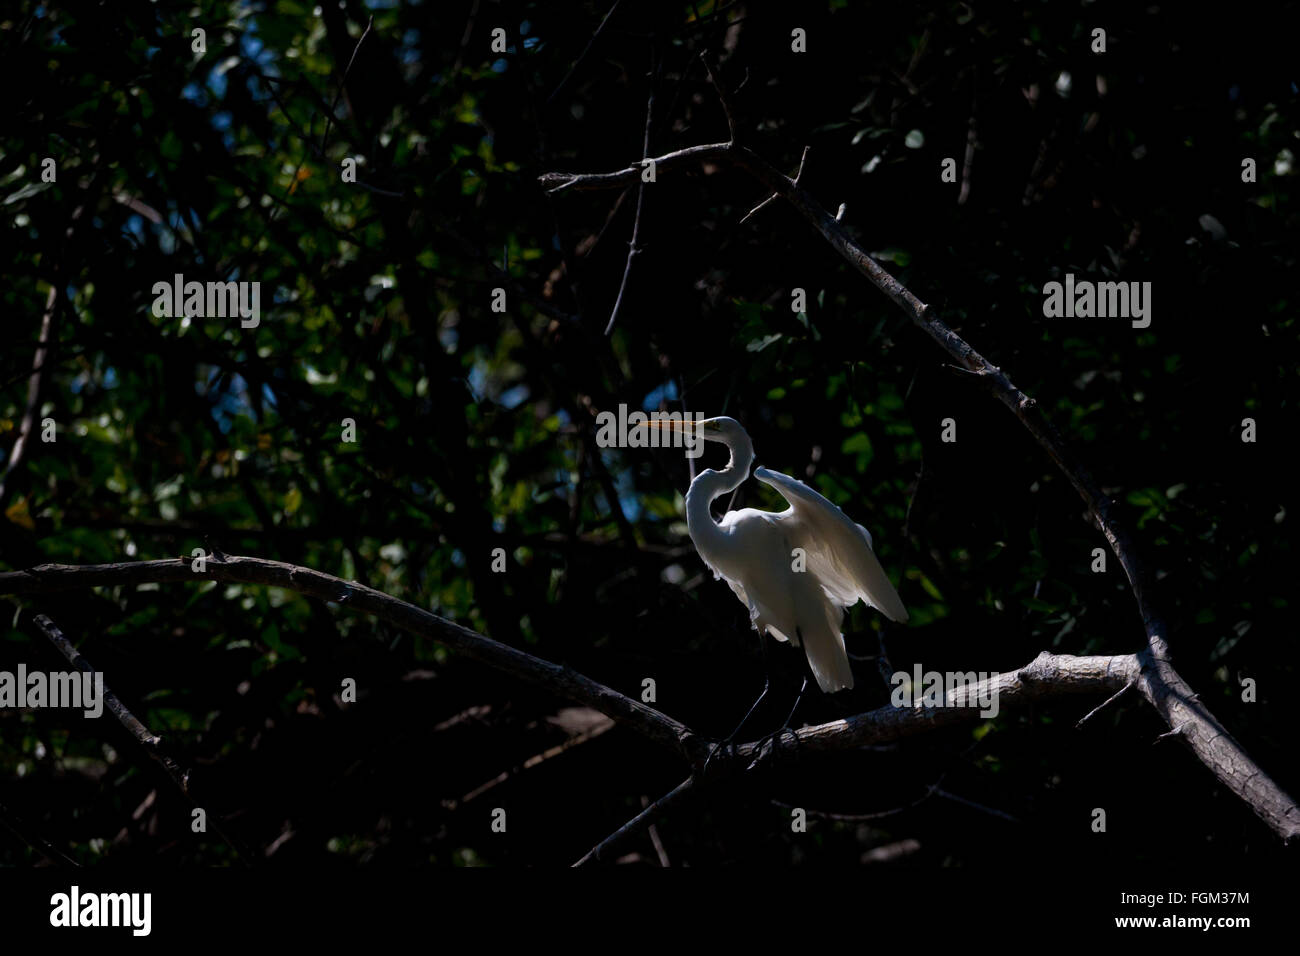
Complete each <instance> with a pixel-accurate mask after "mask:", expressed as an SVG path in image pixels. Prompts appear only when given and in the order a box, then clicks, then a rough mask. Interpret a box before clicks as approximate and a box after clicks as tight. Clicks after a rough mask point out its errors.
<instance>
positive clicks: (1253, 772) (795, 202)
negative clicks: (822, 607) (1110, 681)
mask: <svg viewBox="0 0 1300 956" xmlns="http://www.w3.org/2000/svg"><path fill="white" fill-rule="evenodd" d="M725 108H726V105H725V104H724V109H725ZM702 161H710V162H715V163H719V164H723V163H729V164H731V165H733V166H737V167H739V168H741V169H744V170H745V171H746V172H748V173H749V174H750V175H752V176H753V177H754V178H755V179H757V180H758V181H759V182H761V183H762V184H763V185H764V186H766V187H767V188H768V189H769V190H770V191H771V192H772V193H773V194H774V195H777V196H781V197H783V198H784V199H785V200H786V201H787V202H789V203H790V205H791V206H793V207H794V208H795V210H797V211H798V212H799V213H800V214H801V215H802V216H803V217H804V218H805V219H806V220H808V222H809V223H810V224H811V225H812V226H813V228H814V229H816V230H817V231H818V232H820V233H821V234H822V236H823V238H825V239H826V241H827V242H828V243H830V245H831V247H832V248H834V249H835V251H836V252H838V253H839V254H840V255H841V256H843V257H844V258H845V259H846V260H848V262H849V264H850V265H852V266H853V267H854V268H855V269H856V270H857V271H858V272H860V273H861V274H862V275H864V276H865V277H866V278H867V279H868V280H870V281H871V283H872V284H873V285H875V286H876V288H878V289H879V290H880V291H881V292H883V293H884V294H885V295H887V296H888V297H889V298H890V299H891V300H892V301H893V302H894V303H895V304H896V305H897V306H898V307H899V308H900V309H902V310H903V311H904V312H905V313H906V314H907V315H908V316H909V317H910V318H911V320H912V322H913V324H915V325H916V326H917V327H919V328H920V329H921V330H922V331H923V332H925V333H926V334H927V335H928V336H930V338H931V339H933V340H934V341H935V342H936V343H937V344H938V345H939V347H940V348H942V349H943V350H944V351H945V352H947V353H948V355H949V356H950V357H951V358H952V359H953V360H954V361H955V362H956V363H957V365H958V367H959V368H961V369H963V370H964V371H967V372H970V373H971V374H972V375H973V376H974V377H975V378H976V379H977V380H978V381H979V382H980V383H981V384H982V385H984V386H985V387H986V388H988V389H989V390H990V391H992V393H993V394H994V396H995V397H996V398H997V399H998V400H999V401H1000V402H1002V404H1003V405H1005V406H1006V407H1007V408H1008V409H1010V411H1011V413H1012V414H1013V415H1015V416H1016V418H1017V419H1019V420H1020V422H1021V424H1022V425H1024V426H1025V428H1026V429H1028V430H1029V433H1030V434H1031V435H1033V436H1034V439H1035V440H1036V441H1037V442H1038V444H1039V445H1040V446H1041V447H1042V448H1043V449H1044V451H1046V452H1047V454H1048V456H1049V457H1050V458H1051V459H1052V461H1053V462H1055V463H1056V466H1057V467H1058V468H1059V469H1060V470H1061V472H1062V473H1063V474H1064V475H1065V476H1066V478H1068V479H1069V481H1070V483H1071V484H1072V485H1073V486H1074V489H1075V491H1077V492H1078V494H1079V496H1080V497H1081V498H1083V500H1084V502H1085V503H1086V504H1087V506H1088V510H1089V512H1090V513H1091V514H1092V516H1093V518H1094V520H1096V522H1097V525H1098V527H1099V528H1100V529H1101V531H1102V533H1103V534H1104V535H1105V536H1106V540H1107V542H1108V543H1109V544H1110V547H1111V550H1112V551H1113V552H1114V553H1115V555H1116V557H1117V558H1118V559H1119V562H1120V565H1121V567H1123V569H1124V573H1125V576H1126V577H1127V578H1128V582H1129V586H1130V589H1131V590H1132V592H1133V597H1134V600H1135V601H1136V603H1137V608H1138V613H1139V614H1140V615H1141V618H1142V625H1143V629H1144V631H1145V634H1146V646H1145V648H1144V649H1143V651H1142V652H1141V653H1140V654H1138V655H1135V656H1134V657H1133V658H1132V660H1133V661H1134V663H1135V666H1136V669H1137V672H1136V674H1135V675H1133V676H1134V677H1135V678H1136V679H1137V681H1138V687H1139V689H1140V690H1141V692H1142V694H1143V696H1144V697H1145V698H1146V699H1147V701H1148V702H1149V703H1151V704H1152V706H1154V707H1155V708H1156V710H1157V711H1159V713H1160V715H1161V716H1162V717H1164V718H1165V720H1166V721H1167V722H1168V723H1169V726H1170V727H1171V728H1175V730H1176V733H1178V734H1179V735H1181V736H1182V737H1184V739H1186V740H1187V742H1188V744H1189V746H1191V748H1192V750H1193V752H1195V753H1196V755H1197V757H1198V758H1199V759H1200V760H1201V761H1202V762H1203V763H1205V764H1206V766H1207V767H1209V768H1210V769H1211V771H1213V772H1214V774H1215V776H1216V777H1218V778H1219V780H1220V781H1221V782H1222V783H1223V784H1224V785H1225V786H1227V787H1228V788H1229V789H1231V790H1232V792H1234V793H1236V794H1237V795H1238V796H1240V797H1241V798H1242V799H1243V800H1246V801H1247V802H1248V803H1249V804H1250V805H1251V807H1252V808H1254V810H1255V812H1256V813H1257V814H1258V815H1259V816H1260V817H1261V818H1263V819H1264V820H1265V821H1266V822H1267V823H1268V824H1269V825H1270V826H1271V827H1273V829H1274V830H1275V831H1277V832H1278V833H1279V834H1280V835H1281V836H1282V837H1283V839H1285V840H1290V839H1292V838H1293V837H1294V836H1296V835H1297V834H1298V833H1300V808H1297V806H1296V804H1295V801H1293V800H1292V799H1291V798H1290V797H1288V796H1287V795H1286V794H1285V793H1284V792H1283V791H1282V790H1281V789H1280V788H1279V787H1278V786H1277V784H1275V783H1274V782H1273V781H1272V780H1271V779H1270V778H1269V777H1268V775H1267V774H1265V773H1264V772H1263V771H1262V770H1260V769H1259V768H1258V767H1257V766H1256V765H1255V764H1254V762H1253V761H1251V760H1250V758H1249V756H1248V755H1247V754H1246V753H1245V751H1244V750H1243V749H1242V748H1241V746H1240V745H1239V744H1237V742H1236V741H1235V740H1233V739H1232V737H1231V736H1230V735H1229V734H1228V732H1227V731H1226V730H1225V729H1224V728H1223V726H1222V725H1221V724H1220V723H1219V722H1218V721H1217V720H1216V719H1215V718H1214V717H1213V715H1211V714H1210V713H1209V711H1208V710H1206V709H1205V708H1204V707H1203V706H1201V705H1199V704H1198V703H1196V702H1195V695H1194V694H1193V693H1192V691H1191V689H1190V688H1189V687H1188V686H1187V684H1186V682H1185V681H1183V679H1182V678H1181V677H1180V676H1179V675H1178V673H1177V671H1175V670H1174V668H1173V665H1172V664H1171V663H1170V661H1169V648H1168V644H1167V643H1166V636H1167V634H1168V627H1167V625H1166V623H1165V621H1164V618H1163V617H1162V616H1161V615H1160V614H1159V612H1158V611H1157V610H1156V608H1155V606H1154V605H1153V603H1152V602H1151V600H1150V595H1149V592H1148V583H1147V575H1146V572H1145V570H1144V569H1143V567H1142V565H1141V564H1140V562H1139V559H1138V551H1137V548H1136V546H1135V544H1134V542H1133V540H1132V537H1131V535H1130V533H1129V531H1128V529H1127V528H1126V527H1125V525H1124V524H1123V523H1121V521H1120V520H1119V517H1118V515H1117V514H1116V513H1115V509H1114V507H1113V502H1112V501H1111V499H1110V498H1109V497H1108V496H1107V495H1106V494H1105V493H1104V492H1103V491H1102V490H1101V487H1100V486H1099V485H1098V484H1097V482H1096V480H1095V479H1094V478H1093V477H1092V474H1091V473H1090V472H1089V471H1088V469H1087V468H1085V467H1084V466H1083V464H1082V463H1081V462H1080V461H1078V460H1077V459H1076V458H1075V457H1074V456H1073V455H1072V454H1071V453H1070V452H1069V451H1068V450H1067V449H1066V447H1065V443H1064V441H1063V440H1062V439H1061V436H1060V434H1059V433H1058V432H1057V431H1056V429H1055V427H1054V426H1053V425H1052V424H1051V422H1050V421H1049V420H1048V419H1047V416H1046V415H1044V414H1043V412H1042V410H1041V409H1040V408H1039V407H1038V405H1037V403H1036V402H1035V401H1034V399H1032V398H1031V397H1029V396H1028V395H1026V394H1025V393H1024V392H1022V391H1021V390H1020V389H1019V388H1017V387H1016V386H1015V384H1013V383H1012V381H1011V379H1010V377H1009V376H1007V375H1006V373H1004V372H1003V371H1002V369H1000V368H998V367H997V366H995V365H992V364H991V363H989V362H988V360H986V359H985V358H984V356H982V355H981V354H980V353H979V352H977V351H976V350H975V349H974V348H973V347H972V346H971V345H970V343H968V342H967V341H966V340H965V339H963V338H962V337H961V336H960V335H958V334H957V333H956V332H954V331H953V330H952V329H951V328H949V327H948V326H947V325H946V324H945V323H944V322H943V321H942V320H941V319H940V318H939V317H938V316H937V315H936V314H935V313H934V312H933V311H932V310H931V309H930V308H929V306H927V305H926V304H925V303H924V302H922V301H921V300H920V299H918V298H917V297H916V296H915V295H913V294H912V292H911V290H909V289H908V288H907V287H906V286H904V285H903V284H902V283H901V282H899V281H898V280H897V279H895V278H894V277H893V276H892V275H890V274H889V273H888V272H886V271H885V270H884V269H883V268H882V267H881V266H880V265H879V264H877V263H876V262H875V260H873V259H872V258H871V256H870V255H868V254H867V252H866V251H865V250H864V249H863V248H862V247H861V246H859V245H858V244H857V243H856V242H855V241H854V240H853V238H852V237H851V236H850V235H849V234H848V232H847V231H846V230H845V228H844V226H843V225H842V224H841V223H840V222H839V221H838V219H837V218H836V217H835V216H832V215H831V214H830V213H829V212H828V211H827V210H826V209H825V208H824V207H823V206H822V205H821V204H820V203H819V202H818V201H817V200H816V199H815V198H814V197H813V196H812V194H811V193H809V192H808V190H807V189H805V188H804V187H803V186H802V185H801V184H800V182H799V181H798V179H791V178H790V177H788V176H786V175H784V174H783V173H781V172H780V171H779V170H777V169H776V168H775V167H773V166H772V165H771V164H770V163H769V162H768V161H767V160H765V159H764V158H762V157H761V156H759V155H758V154H757V153H755V152H753V151H752V150H750V149H748V148H746V147H744V146H740V145H738V144H737V143H735V142H726V143H711V144H706V145H700V146H690V147H687V148H685V149H680V150H676V151H675V152H672V153H668V154H666V155H664V156H662V157H660V158H659V159H657V160H655V161H654V162H655V165H656V167H662V168H663V169H664V170H665V171H666V172H672V171H676V170H679V169H682V168H684V167H688V166H691V165H694V164H696V163H699V162H702ZM801 166H802V164H801ZM637 175H638V168H637V167H627V168H625V169H620V170H616V171H614V172H611V173H572V172H570V173H557V172H551V173H543V174H542V175H541V176H539V177H538V181H539V182H540V183H541V185H542V186H543V187H545V188H546V189H547V190H548V191H549V192H550V193H551V194H552V195H554V194H557V193H560V192H565V191H570V190H589V189H609V188H613V187H617V186H621V185H623V184H625V183H628V182H631V181H632V180H633V179H634V178H635V177H636V176H637ZM760 208H761V207H760ZM755 211H757V210H755ZM1120 686H1122V683H1121V684H1118V685H1115V686H1113V687H1111V688H1110V690H1111V691H1112V692H1113V691H1118V690H1119V688H1120ZM936 713H939V714H943V713H945V711H937V712H936ZM865 716H870V715H865ZM894 716H895V718H896V717H897V716H898V715H897V714H895V715H894ZM853 719H854V720H858V719H859V718H853ZM881 719H882V720H883V721H884V722H885V723H888V722H889V721H890V720H891V719H892V718H889V717H888V716H883V717H882V718H881ZM922 722H924V721H922ZM828 726H829V725H828ZM900 726H902V727H907V728H914V726H915V724H914V723H913V722H904V723H903V724H900ZM801 733H802V732H801ZM836 736H838V735H836ZM807 742H808V743H814V742H815V741H811V740H810V741H807ZM742 750H743V748H742ZM751 755H757V754H756V752H755V751H753V750H751Z"/></svg>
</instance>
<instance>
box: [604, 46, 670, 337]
mask: <svg viewBox="0 0 1300 956" xmlns="http://www.w3.org/2000/svg"><path fill="white" fill-rule="evenodd" d="M654 61H655V56H654V52H653V50H652V51H651V54H650V93H649V95H648V96H647V98H646V105H645V137H644V145H643V146H642V148H641V156H642V157H643V158H648V157H649V156H650V125H651V121H652V120H653V118H654V108H655V82H656V81H657V80H658V76H657V71H656V70H655V65H654ZM644 201H645V176H644V175H643V176H642V177H641V182H640V183H639V184H638V185H637V190H636V216H635V218H634V219H633V220H632V241H631V242H629V243H628V250H627V263H626V264H625V265H624V266H623V281H622V282H620V283H619V284H618V297H617V298H615V299H614V308H613V309H612V310H611V311H610V313H609V323H608V324H607V325H606V326H605V334H606V335H609V334H610V333H612V332H613V331H614V323H615V322H617V321H618V312H619V309H620V308H622V306H623V293H624V292H626V291H627V280H628V276H630V275H631V274H632V260H633V259H635V258H636V257H637V256H639V255H640V254H641V209H642V205H643V203H644Z"/></svg>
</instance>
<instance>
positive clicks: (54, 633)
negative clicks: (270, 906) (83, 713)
mask: <svg viewBox="0 0 1300 956" xmlns="http://www.w3.org/2000/svg"><path fill="white" fill-rule="evenodd" d="M35 621H36V626H37V627H39V628H40V629H41V633H42V634H44V635H45V636H46V638H47V639H48V640H49V642H50V643H51V644H53V645H54V647H55V648H56V649H57V650H58V652H59V653H60V654H62V655H63V656H64V657H66V658H67V659H68V663H69V664H71V665H72V666H73V667H75V668H77V670H79V671H82V672H83V673H86V674H94V673H95V668H94V667H92V666H91V664H90V662H89V661H88V660H86V658H85V657H83V656H82V655H81V652H80V651H78V650H77V649H76V648H75V647H73V646H72V642H71V641H69V640H68V639H67V638H66V637H65V636H64V634H63V632H62V631H61V630H59V627H58V625H57V624H55V623H54V622H53V621H52V620H50V619H49V618H48V617H47V616H46V615H44V614H37V615H36V618H35ZM103 695H104V709H105V710H107V711H108V712H109V713H110V714H112V715H113V716H114V717H116V718H117V721H118V723H120V724H121V725H122V726H123V727H125V728H126V730H127V733H129V734H130V735H131V736H132V737H134V738H135V741H136V743H138V744H139V745H140V747H141V748H142V749H143V750H144V752H145V753H147V754H148V755H149V757H150V758H151V759H153V760H154V761H155V762H156V763H157V764H158V765H159V766H160V767H162V768H163V770H164V771H165V772H166V773H167V776H168V777H170V778H171V781H172V783H174V784H176V789H178V790H180V792H181V793H183V794H184V795H185V797H186V798H187V799H188V800H189V801H190V802H191V803H192V804H194V805H195V806H198V803H197V802H196V801H195V799H194V794H193V792H192V791H191V790H190V772H189V771H188V770H186V769H185V768H184V767H182V766H181V765H180V764H179V763H177V762H176V760H175V759H174V758H173V757H172V756H171V755H170V754H168V753H166V752H165V751H164V749H163V741H162V738H161V737H159V736H158V735H157V734H154V733H151V732H150V731H149V728H148V727H146V726H145V725H144V724H142V723H140V721H139V720H137V719H136V716H135V714H133V713H131V711H129V710H128V709H127V708H126V705H125V704H123V703H122V701H121V700H119V699H118V697H117V695H116V694H114V693H113V692H112V691H111V690H109V688H108V686H107V685H104V690H103ZM211 820H212V828H213V829H214V830H216V831H217V833H218V835H219V836H220V837H221V838H222V839H223V840H225V841H226V843H228V844H229V845H230V848H231V849H232V850H234V851H235V854H236V855H237V856H239V858H240V859H241V860H243V861H244V863H245V864H251V863H252V862H254V858H253V855H252V853H251V852H250V851H249V849H248V848H247V847H246V846H244V844H243V842H242V841H240V840H238V839H237V838H236V837H235V836H234V835H233V834H231V833H228V832H227V831H226V830H225V828H224V827H223V826H222V825H221V820H220V819H219V818H218V816H217V814H215V813H213V814H212V815H211Z"/></svg>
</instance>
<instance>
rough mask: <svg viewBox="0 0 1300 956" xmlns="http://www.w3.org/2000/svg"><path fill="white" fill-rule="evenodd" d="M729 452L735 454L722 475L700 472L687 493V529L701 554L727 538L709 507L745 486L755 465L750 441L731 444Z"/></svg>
mask: <svg viewBox="0 0 1300 956" xmlns="http://www.w3.org/2000/svg"><path fill="white" fill-rule="evenodd" d="M727 448H728V449H730V451H731V460H730V461H729V462H727V467H726V468H723V469H722V470H721V471H718V470H716V469H713V468H710V469H708V470H707V471H702V472H700V473H699V474H698V475H697V476H696V477H695V480H694V481H692V482H691V487H690V488H689V489H688V490H687V492H686V527H687V528H689V529H690V532H691V539H692V540H693V541H694V542H695V546H696V547H697V548H701V550H707V548H708V545H709V544H710V543H712V542H714V541H718V542H721V541H723V540H724V538H725V535H723V533H722V531H721V530H719V528H718V525H717V522H715V521H714V520H713V514H712V513H711V512H710V511H709V505H710V504H712V502H713V500H714V499H715V498H717V497H718V496H719V495H725V494H726V493H727V492H729V491H735V490H736V489H737V488H739V487H740V486H741V485H742V484H744V481H745V479H746V478H748V477H749V469H750V466H751V465H753V464H754V446H753V444H752V443H751V442H750V440H749V438H748V437H744V438H738V439H735V440H734V441H728V442H727Z"/></svg>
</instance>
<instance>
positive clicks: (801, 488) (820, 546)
mask: <svg viewBox="0 0 1300 956" xmlns="http://www.w3.org/2000/svg"><path fill="white" fill-rule="evenodd" d="M754 477H755V478H757V479H758V480H759V481H762V482H764V483H766V484H768V485H771V486H772V487H773V488H775V489H776V490H777V491H779V492H781V495H782V497H784V498H785V500H786V501H788V502H789V503H790V510H789V511H784V512H782V513H781V514H779V515H777V516H776V517H777V518H778V519H779V520H780V521H781V523H782V525H783V526H785V528H786V529H787V531H786V534H787V537H788V538H789V540H790V541H791V542H792V544H793V545H794V546H795V547H800V548H803V549H804V552H805V554H806V555H807V561H808V565H807V567H808V571H809V572H810V573H812V574H813V575H815V576H816V577H817V579H818V581H819V582H820V584H821V585H822V587H823V588H825V589H826V592H827V593H828V594H829V595H831V597H833V598H834V599H835V600H836V601H838V602H839V603H841V604H844V605H846V606H847V605H852V604H856V603H857V600H858V598H862V599H863V600H864V601H866V602H867V603H868V604H870V605H871V606H872V607H874V608H878V609H879V610H880V611H881V612H883V613H884V615H885V616H886V617H888V618H889V619H890V620H893V621H899V622H903V621H906V620H907V608H905V607H903V601H902V599H901V598H899V596H898V592H897V591H895V590H894V586H893V585H892V584H890V582H889V577H888V575H886V574H885V569H884V568H882V567H881V566H880V561H879V560H878V559H877V558H876V555H875V553H874V552H873V551H872V550H871V535H870V534H868V533H867V529H866V528H863V527H862V526H861V525H859V524H856V523H854V521H853V519H852V518H850V517H849V516H848V515H846V514H845V513H844V512H843V511H841V510H840V508H839V506H838V505H836V504H835V503H834V502H832V501H830V500H829V499H827V498H824V497H822V496H821V495H820V494H818V493H817V492H815V491H813V489H811V488H809V487H808V486H807V485H805V484H804V483H803V482H802V481H799V480H797V479H795V478H791V477H790V476H789V475H783V474H781V472H779V471H771V470H769V469H767V468H755V469H754Z"/></svg>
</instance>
